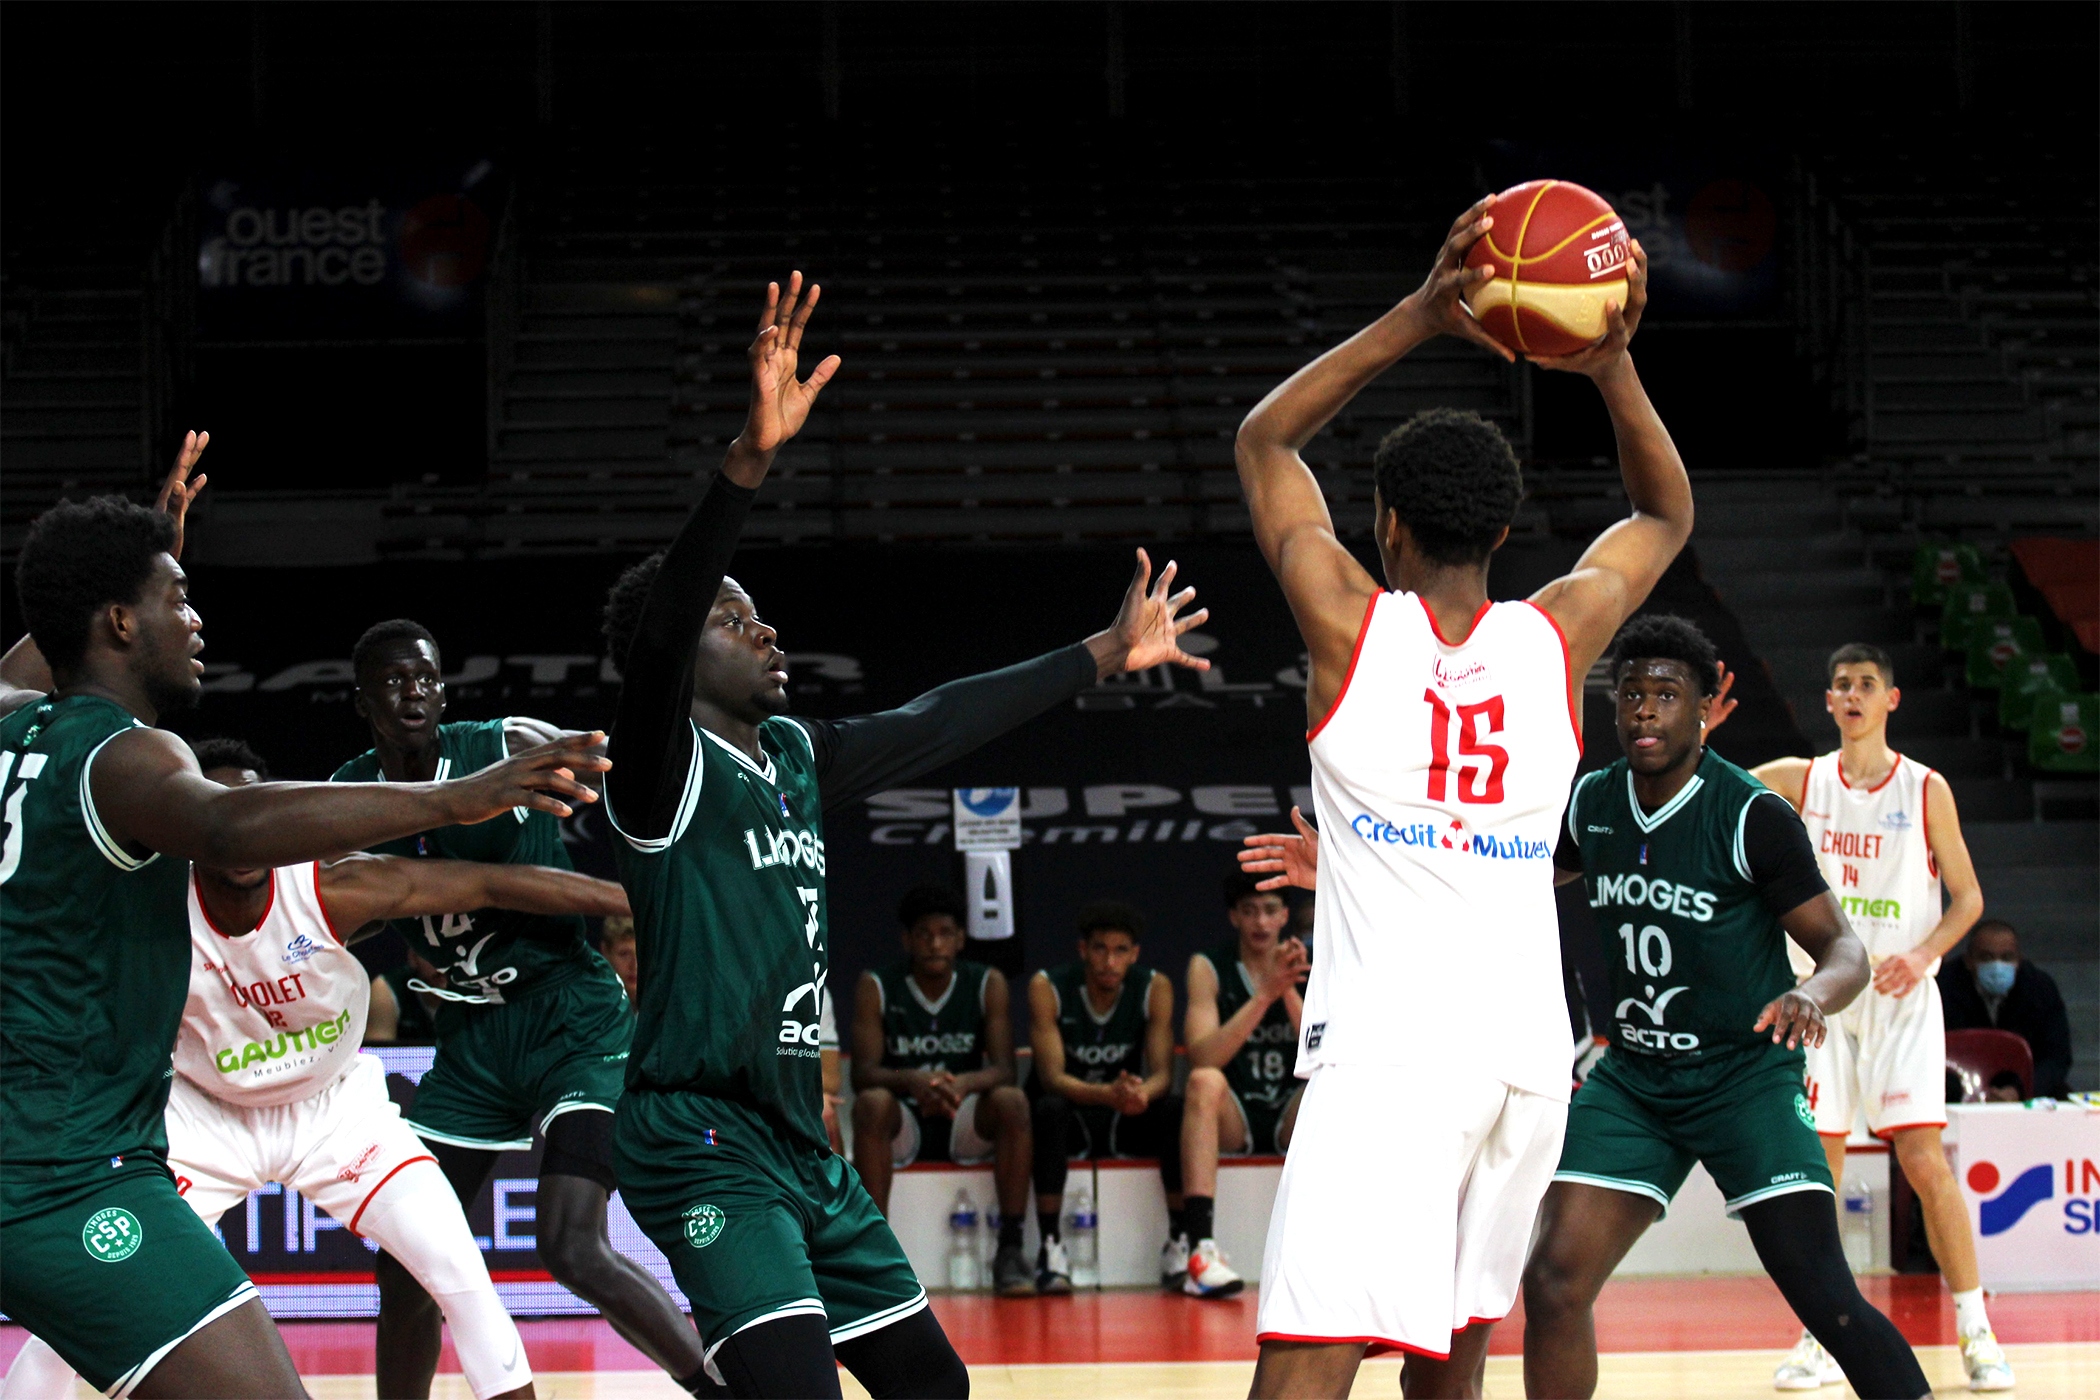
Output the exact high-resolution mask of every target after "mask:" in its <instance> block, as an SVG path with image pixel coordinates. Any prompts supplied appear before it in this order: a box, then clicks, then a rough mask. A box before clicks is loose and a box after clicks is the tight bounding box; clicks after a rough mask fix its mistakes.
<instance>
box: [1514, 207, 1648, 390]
mask: <svg viewBox="0 0 2100 1400" xmlns="http://www.w3.org/2000/svg"><path fill="white" fill-rule="evenodd" d="M1627 251H1628V252H1629V253H1631V254H1632V257H1631V260H1630V261H1628V263H1627V264H1626V305H1625V307H1624V309H1620V308H1617V307H1611V308H1607V309H1606V310H1605V313H1604V334H1603V335H1601V336H1598V337H1597V339H1596V340H1594V341H1592V342H1591V343H1590V344H1589V345H1586V346H1584V347H1583V348H1582V349H1580V350H1577V351H1576V352H1575V353H1574V354H1572V355H1531V356H1527V357H1526V358H1528V359H1529V360H1530V361H1531V362H1532V363H1533V364H1535V365H1537V366H1539V367H1540V368H1541V369H1564V370H1567V371H1569V372H1570V373H1573V374H1586V375H1588V376H1589V377H1590V378H1592V379H1595V378H1597V377H1598V376H1599V375H1602V374H1604V373H1606V372H1608V371H1611V370H1615V369H1618V368H1619V367H1620V366H1621V365H1622V364H1623V363H1624V361H1625V356H1626V343H1627V342H1628V341H1630V340H1632V339H1633V333H1634V332H1635V331H1637V330H1639V329H1640V327H1641V313H1642V312H1644V311H1646V310H1647V309H1648V252H1647V250H1646V249H1645V248H1643V247H1641V241H1640V240H1639V239H1638V238H1636V239H1634V240H1633V242H1632V243H1631V244H1630V245H1629V246H1628V249H1627Z"/></svg>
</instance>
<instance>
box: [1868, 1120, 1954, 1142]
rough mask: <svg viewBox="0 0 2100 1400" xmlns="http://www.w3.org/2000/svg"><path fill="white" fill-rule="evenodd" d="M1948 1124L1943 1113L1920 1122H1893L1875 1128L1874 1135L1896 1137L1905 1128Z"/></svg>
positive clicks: (1942, 1126)
mask: <svg viewBox="0 0 2100 1400" xmlns="http://www.w3.org/2000/svg"><path fill="white" fill-rule="evenodd" d="M1946 1126H1947V1120H1946V1118H1945V1116H1944V1115H1943V1116H1941V1117H1938V1118H1927V1119H1925V1120H1924V1121H1922V1122H1918V1123H1891V1124H1889V1125H1888V1126H1887V1127H1886V1128H1876V1129H1874V1136H1875V1137H1878V1138H1881V1139H1884V1140H1887V1139H1891V1138H1894V1137H1895V1136H1896V1134H1898V1133H1900V1132H1902V1131H1903V1130H1904V1129H1905V1128H1944V1127H1946Z"/></svg>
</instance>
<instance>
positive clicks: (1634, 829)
mask: <svg viewBox="0 0 2100 1400" xmlns="http://www.w3.org/2000/svg"><path fill="white" fill-rule="evenodd" d="M1613 669H1614V673H1615V676H1616V696H1617V700H1618V735H1619V744H1620V747H1621V749H1623V750H1624V753H1625V757H1623V758H1621V759H1620V760H1619V761H1618V762H1616V763H1614V764H1612V765H1611V766H1610V767H1608V768H1605V769H1602V770H1601V771H1598V772H1593V773H1590V774H1587V775H1585V776H1584V777H1582V778H1581V779H1579V780H1578V781H1577V782H1576V784H1575V789H1574V793H1573V795H1572V796H1571V797H1570V799H1569V801H1568V814H1567V820H1566V824H1565V829H1564V833H1563V836H1562V840H1561V843H1560V849H1559V851H1558V852H1557V853H1556V855H1555V861H1554V863H1555V865H1556V867H1557V868H1558V869H1559V870H1560V871H1561V872H1562V879H1563V880H1564V881H1565V880H1573V879H1578V878H1579V879H1581V880H1582V881H1583V882H1584V885H1585V887H1586V889H1587V891H1588V894H1589V903H1590V907H1591V909H1592V910H1594V911H1595V913H1596V919H1597V925H1598V933H1599V935H1600V936H1601V938H1602V941H1603V943H1604V952H1605V961H1606V963H1607V965H1608V966H1609V967H1610V969H1611V995H1612V998H1613V1000H1614V1002H1615V1009H1614V1013H1613V1018H1612V1030H1611V1040H1612V1044H1611V1048H1610V1049H1609V1050H1608V1051H1606V1053H1605V1055H1604V1057H1603V1059H1601V1060H1599V1061H1598V1062H1597V1065H1596V1068H1595V1069H1593V1070H1592V1071H1591V1072H1590V1076H1589V1078H1588V1079H1587V1080H1585V1081H1584V1083H1583V1085H1582V1088H1581V1089H1580V1090H1579V1091H1577V1093H1576V1095H1575V1099H1574V1102H1573V1104H1572V1105H1570V1108H1569V1112H1568V1130H1567V1139H1566V1142H1565V1144H1564V1146H1563V1147H1562V1150H1561V1159H1560V1167H1559V1169H1558V1170H1557V1171H1556V1172H1555V1174H1554V1179H1553V1185H1552V1186H1551V1187H1549V1188H1548V1189H1547V1192H1546V1198H1545V1202H1544V1204H1543V1205H1542V1206H1541V1207H1540V1212H1539V1215H1540V1227H1539V1238H1538V1241H1537V1243H1536V1244H1535V1245H1534V1246H1533V1249H1532V1254H1531V1259H1530V1262H1529V1263H1528V1264H1527V1266H1526V1268H1525V1273H1524V1311H1525V1326H1524V1384H1525V1388H1526V1389H1527V1390H1528V1391H1529V1392H1530V1393H1531V1394H1533V1395H1577V1396H1586V1395H1588V1394H1590V1393H1591V1392H1592V1391H1593V1390H1594V1389H1595V1388H1596V1384H1597V1343H1596V1333H1595V1329H1594V1326H1593V1324H1592V1322H1591V1316H1590V1308H1591V1305H1592V1304H1593V1303H1594V1302H1595V1300H1596V1296H1597V1294H1598V1292H1599V1290H1601V1289H1602V1288H1603V1286H1604V1281H1605V1280H1606V1279H1607V1278H1609V1277H1610V1275H1611V1272H1612V1270H1613V1269H1614V1268H1616V1267H1617V1266H1618V1263H1619V1261H1620V1260H1621V1259H1623V1258H1624V1257H1625V1255H1626V1251H1627V1250H1629V1249H1631V1248H1632V1247H1633V1244H1634V1241H1635V1240H1637V1239H1639V1238H1640V1236H1641V1233H1642V1232H1643V1231H1645V1230H1646V1229H1647V1228H1648V1227H1649V1226H1650V1225H1651V1224H1653V1223H1654V1222H1655V1221H1656V1220H1658V1219H1660V1218H1661V1216H1662V1213H1663V1211H1664V1209H1665V1208H1666V1207H1667V1206H1668V1204H1669V1201H1670V1198H1671V1197H1672V1196H1674V1195H1676V1193H1677V1189H1678V1188H1679V1187H1680V1186H1682V1185H1683V1184H1684V1179H1685V1177H1686V1175H1687V1174H1688V1173H1689V1172H1690V1171H1691V1168H1692V1164H1693V1163H1694V1162H1695V1161H1696V1162H1700V1163H1703V1164H1704V1165H1705V1167H1706V1169H1707V1170H1708V1171H1709V1172H1711V1173H1712V1174H1713V1178H1714V1183H1715V1184H1716V1185H1717V1186H1719V1187H1720V1188H1721V1194H1722V1195H1723V1197H1725V1198H1726V1200H1727V1203H1728V1210H1729V1213H1730V1214H1731V1215H1734V1216H1736V1217H1738V1218H1739V1219H1741V1220H1742V1222H1743V1224H1744V1225H1745V1226H1746V1227H1747V1228H1748V1229H1749V1231H1750V1239H1751V1242H1752V1243H1753V1244H1754V1245H1755V1246H1756V1247H1757V1253H1758V1258H1759V1259H1760V1260H1761V1261H1763V1263H1764V1266H1765V1270H1766V1272H1767V1273H1769V1274H1771V1276H1772V1281H1773V1282H1774V1283H1776V1284H1778V1285H1779V1290H1780V1292H1781V1293H1782V1294H1784V1295H1785V1296H1786V1300H1787V1302H1788V1303H1789V1304H1790V1305H1791V1306H1792V1307H1793V1309H1794V1311H1795V1313H1796V1314H1797V1315H1798V1316H1799V1317H1800V1318H1801V1320H1802V1321H1803V1322H1804V1323H1806V1324H1807V1325H1808V1328H1809V1330H1810V1331H1811V1332H1813V1333H1814V1334H1815V1336H1816V1338H1817V1340H1818V1341H1820V1342H1822V1343H1823V1345H1824V1346H1825V1348H1827V1349H1828V1350H1829V1352H1830V1353H1831V1355H1833V1356H1835V1357H1836V1358H1837V1359H1838V1362H1839V1364H1840V1365H1842V1366H1843V1367H1844V1369H1845V1376H1846V1378H1847V1379H1848V1380H1850V1381H1851V1382H1852V1385H1853V1387H1854V1388H1855V1389H1856V1390H1857V1391H1858V1393H1859V1394H1861V1395H1863V1396H1886V1397H1912V1396H1919V1395H1924V1394H1926V1393H1927V1391H1928V1387H1927V1385H1926V1382H1925V1375H1924V1372H1923V1371H1921V1370H1920V1369H1919V1367H1918V1362H1917V1358H1916V1357H1915V1356H1913V1355H1912V1354H1911V1350H1910V1347H1909V1346H1908V1345H1906V1344H1905V1342H1904V1340H1903V1337H1902V1334H1901V1333H1899V1332H1897V1330H1896V1329H1895V1327H1894V1326H1893V1325H1892V1324H1891V1323H1890V1322H1889V1320H1888V1319H1887V1318H1885V1317H1883V1316H1882V1315H1881V1314H1880V1313H1879V1312H1877V1311H1875V1310H1874V1308H1873V1307H1872V1306H1871V1305H1870V1304H1868V1302H1867V1301H1866V1299H1864V1298H1862V1297H1861V1296H1860V1294H1859V1289H1858V1286H1857V1285H1855V1284H1854V1283H1853V1281H1852V1273H1851V1270H1850V1269H1849V1268H1848V1267H1847V1266H1846V1263H1845V1254H1844V1248H1843V1246H1842V1245H1841V1244H1840V1242H1839V1240H1838V1233H1837V1216H1836V1214H1835V1213H1834V1212H1833V1211H1832V1210H1831V1208H1830V1199H1829V1197H1830V1192H1831V1180H1830V1169H1829V1167H1828V1165H1827V1164H1826V1163H1825V1162H1824V1159H1823V1149H1822V1144H1821V1143H1820V1142H1818V1141H1817V1139H1816V1134H1815V1118H1814V1114H1813V1113H1812V1111H1811V1110H1810V1108H1809V1105H1808V1100H1807V1098H1806V1097H1805V1096H1804V1095H1803V1093H1802V1064H1803V1056H1802V1052H1801V1049H1800V1047H1801V1046H1802V1045H1803V1044H1804V1043H1805V1044H1819V1043H1821V1041H1822V1039H1823V1036H1824V1034H1825V1024H1826V1017H1828V1016H1834V1015H1835V1014H1837V1012H1839V1011H1840V1010H1842V1009H1843V1008H1844V1007H1845V1006H1846V1005H1847V1004H1848V1003H1849V1002H1850V1001H1851V1000H1852V999H1853V998H1854V997H1855V996H1857V995H1859V993H1860V991H1861V990H1862V989H1863V988H1864V987H1865V986H1866V983H1867V956H1866V949H1865V948H1864V947H1863V946H1862V945H1861V943H1860V941H1859V939H1858V937H1857V935H1855V934H1854V933H1853V932H1852V930H1851V928H1850V926H1849V925H1848V924H1847V923H1846V921H1845V916H1844V913H1843V911H1842V910H1841V909H1840V907H1839V905H1838V902H1837V899H1836V897H1835V896H1833V895H1832V894H1831V892H1830V889H1829V886H1828V885H1827V884H1825V882H1824V880H1823V876H1822V873H1821V871H1820V870H1819V869H1818V867H1817V864H1816V858H1815V850H1814V848H1813V847H1812V846H1811V845H1810V843H1809V840H1808V834H1807V832H1806V831H1805V830H1803V828H1802V826H1801V821H1800V818H1799V817H1797V816H1796V815H1795V814H1794V811H1793V809H1792V808H1791V807H1789V806H1788V805H1787V803H1786V801H1785V800H1784V799H1783V798H1781V797H1780V796H1778V795H1777V794H1776V793H1773V792H1771V791H1770V790H1769V789H1767V788H1766V787H1765V786H1764V785H1763V784H1762V783H1759V782H1758V781H1757V780H1756V779H1755V778H1753V777H1751V776H1750V774H1748V773H1746V772H1744V771H1743V770H1742V769H1740V768H1738V767H1736V766H1735V765H1734V764H1732V763H1730V762H1728V761H1727V760H1726V759H1724V758H1722V757H1721V756H1720V755H1719V754H1716V753H1714V752H1712V751H1711V750H1709V749H1707V748H1706V747H1705V745H1704V743H1703V741H1702V731H1703V730H1704V729H1705V726H1706V721H1707V717H1708V710H1709V708H1710V706H1711V703H1712V697H1713V695H1714V692H1715V690H1716V688H1717V682H1718V680H1719V667H1718V665H1717V663H1716V660H1715V656H1714V649H1713V644H1712V643H1711V642H1709V641H1708V640H1707V639H1706V637H1705V636H1704V635H1703V634H1702V633H1700V631H1699V630H1698V629H1697V628H1696V627H1694V626H1693V625H1692V624H1691V623H1689V622H1687V621H1685V620H1684V619H1682V618H1675V617H1653V616H1651V617H1641V618H1635V619H1634V620H1633V621H1632V622H1629V623H1628V624H1627V625H1626V626H1625V628H1624V629H1623V630H1622V631H1621V632H1620V634H1619V638H1618V641H1617V643H1616V645H1615V648H1614V657H1613ZM1787 935H1791V936H1792V938H1793V939H1794V941H1795V942H1796V943H1798V944H1799V945H1800V946H1801V948H1802V950H1803V951H1805V952H1806V953H1807V954H1808V955H1809V956H1810V957H1811V958H1813V959H1814V960H1815V964H1816V970H1815V972H1814V973H1813V974H1812V975H1811V976H1810V977H1808V978H1807V979H1806V980H1805V981H1803V982H1802V983H1801V984H1800V986H1798V987H1796V986H1795V985H1794V976H1793V972H1792V971H1791V969H1790V968H1789V967H1788V965H1787V957H1786V945H1785V938H1786V936H1787Z"/></svg>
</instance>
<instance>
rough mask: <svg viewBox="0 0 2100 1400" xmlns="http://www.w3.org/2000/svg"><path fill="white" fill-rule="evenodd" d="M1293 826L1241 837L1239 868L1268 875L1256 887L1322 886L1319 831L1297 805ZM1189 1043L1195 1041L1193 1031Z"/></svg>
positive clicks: (1293, 816)
mask: <svg viewBox="0 0 2100 1400" xmlns="http://www.w3.org/2000/svg"><path fill="white" fill-rule="evenodd" d="M1291 825H1292V826H1294V827H1296V828H1298V834H1297V835H1295V836H1293V835H1290V834H1289V833H1287V832H1281V831H1263V832H1258V833H1256V834H1255V835H1253V836H1249V837H1246V838H1244V839H1242V840H1241V842H1240V845H1241V846H1242V847H1243V849H1242V850H1241V851H1240V869H1242V870H1244V871H1246V872H1247V873H1248V874H1249V875H1260V876H1263V877H1265V878H1264V879H1263V880H1262V881H1261V883H1260V884H1257V885H1256V886H1255V887H1254V888H1256V889H1258V890H1280V889H1284V888H1287V887H1288V886H1291V885H1296V886H1297V887H1298V888H1299V889H1301V890H1316V889H1318V888H1319V887H1320V833H1319V831H1318V829H1317V828H1315V827H1314V826H1313V824H1312V823H1311V822H1309V821H1307V820H1306V819H1305V813H1303V812H1301V811H1299V810H1298V809H1297V808H1296V807H1293V808H1291ZM1189 1042H1190V1044H1192V1045H1193V1044H1194V1043H1195V1036H1194V1035H1193V1034H1191V1035H1190V1037H1189Z"/></svg>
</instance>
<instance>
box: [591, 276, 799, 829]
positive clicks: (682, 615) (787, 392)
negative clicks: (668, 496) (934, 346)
mask: <svg viewBox="0 0 2100 1400" xmlns="http://www.w3.org/2000/svg"><path fill="white" fill-rule="evenodd" d="M822 294H823V288H821V287H819V286H817V285H816V284H815V283H812V284H810V288H809V294H808V296H806V297H805V296H803V294H802V274H801V273H799V272H796V273H792V274H790V275H789V277H788V284H787V293H786V295H784V296H783V295H782V294H781V290H780V284H779V283H777V282H769V283H767V284H766V306H765V310H764V311H763V312H762V313H761V314H760V316H759V318H758V335H757V337H756V338H755V339H753V340H752V342H751V350H750V359H751V402H750V405H749V407H748V408H747V409H746V410H745V413H744V429H743V431H742V432H740V433H739V434H737V439H736V441H735V442H732V443H731V444H730V445H729V452H728V454H727V455H726V456H724V458H723V459H722V470H721V471H720V472H718V473H717V474H716V476H715V479H714V481H713V482H712V483H711V484H710V485H709V486H708V488H707V494H706V495H704V496H702V497H701V498H700V504H699V505H697V506H695V507H694V508H693V513H692V514H691V515H689V516H687V517H686V521H685V524H684V525H683V526H681V527H680V528H679V531H678V536H677V538H676V539H674V540H672V541H671V547H670V548H669V549H668V550H666V551H665V552H664V561H663V567H662V569H661V571H660V572H658V574H657V576H656V581H655V582H654V583H653V584H651V585H650V588H649V599H648V601H647V602H646V603H645V604H643V606H642V616H641V626H640V628H639V629H638V630H637V631H636V633H635V638H634V643H633V645H632V646H631V647H629V649H628V652H627V655H626V656H624V657H615V658H614V660H615V662H616V663H617V664H618V665H619V667H620V674H621V685H620V703H619V708H618V709H617V710H616V711H615V717H614V720H613V739H612V747H613V748H615V749H617V751H618V752H619V755H620V760H621V763H622V764H623V771H625V772H626V773H627V774H628V775H629V776H628V777H627V778H625V779H623V780H622V782H621V785H620V794H621V795H620V801H619V805H618V807H617V812H616V814H617V816H618V818H619V821H620V824H621V826H622V828H623V829H625V831H626V832H627V834H628V835H630V836H640V837H655V836H661V835H663V834H664V833H665V832H667V831H669V830H670V829H671V826H672V822H673V820H674V817H675V814H676V811H677V807H678V797H679V794H680V792H681V791H682V790H683V788H684V784H685V773H686V768H687V766H688V761H689V757H690V754H691V745H692V742H693V732H692V727H691V724H690V722H689V721H690V719H691V716H692V708H693V654H694V652H695V651H696V650H697V649H698V648H699V645H700V629H701V628H702V627H704V626H706V624H707V619H708V615H709V614H710V613H712V612H713V611H714V606H715V595H716V593H718V592H720V591H721V587H722V579H723V576H724V575H726V574H727V573H728V572H729V561H730V558H731V556H733V555H734V554H735V553H736V542H737V536H738V535H739V534H740V533H741V532H742V530H743V528H744V517H745V516H746V515H747V514H749V513H750V510H751V501H752V499H753V497H755V496H756V495H757V493H758V487H759V483H761V482H763V481H764V480H765V479H766V473H767V471H769V470H770V469H771V468H772V465H773V457H774V454H776V453H777V452H779V451H780V448H781V446H782V445H783V444H785V443H786V442H787V441H788V440H789V439H790V438H792V437H794V436H795V434H796V433H798V432H800V431H802V425H803V424H805V423H807V422H808V421H809V414H810V410H811V408H813V407H814V406H815V404H816V401H817V394H818V393H819V392H820V391H821V390H822V389H823V388H824V385H825V384H826V383H827V382H829V381H830V379H831V376H832V375H834V374H836V373H837V372H838V367H839V357H838V356H836V355H831V356H828V357H826V358H825V359H824V361H823V362H822V363H820V364H819V365H818V366H817V367H816V369H814V370H813V371H811V372H810V376H809V378H808V379H806V380H799V381H798V380H797V379H796V378H795V370H796V367H797V364H798V360H799V356H800V353H801V347H802V332H803V328H804V327H805V326H807V325H808V324H809V316H810V313H811V312H812V311H814V310H816V306H817V298H818V297H819V296H821V295H822Z"/></svg>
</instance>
